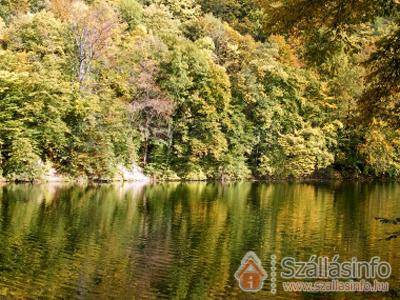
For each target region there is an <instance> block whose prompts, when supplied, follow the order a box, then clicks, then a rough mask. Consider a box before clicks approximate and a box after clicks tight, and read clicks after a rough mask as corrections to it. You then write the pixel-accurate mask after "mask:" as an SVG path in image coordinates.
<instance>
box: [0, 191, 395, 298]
mask: <svg viewBox="0 0 400 300" xmlns="http://www.w3.org/2000/svg"><path fill="white" fill-rule="evenodd" d="M399 196H400V185H399V184H332V183H330V184H291V183H285V184H260V183H235V184H224V185H222V184H206V183H196V184H178V183H169V184H157V185H148V186H140V185H137V184H135V185H123V186H112V185H101V186H89V187H79V186H51V185H44V186H40V185H5V186H3V187H0V298H1V296H6V298H16V297H20V298H39V297H44V298H54V297H55V298H57V297H58V298H67V299H70V298H81V299H88V298H89V299H91V298H96V299H98V298H100V299H103V298H116V299H159V298H173V299H186V298H189V299H215V298H219V299H235V298H243V299H260V298H268V299H273V298H278V299H290V298H300V299H301V298H304V299H308V298H313V299H314V298H318V299H328V298H340V299H348V298H351V297H353V298H354V297H356V298H357V297H358V298H361V299H363V298H367V297H375V298H381V297H383V296H385V297H391V298H398V297H399V295H400V294H399V289H400V252H399V250H400V238H397V239H392V240H389V241H386V240H384V238H385V237H386V236H387V235H388V234H389V233H390V232H393V231H396V230H397V231H399V230H400V226H399V225H397V226H396V225H387V224H381V223H379V222H378V221H376V220H374V217H376V216H382V217H389V218H391V217H400V199H399ZM248 250H253V251H255V252H256V253H257V254H258V255H259V257H260V258H261V260H262V261H263V263H265V264H266V265H268V263H269V257H270V255H271V254H276V255H277V257H283V256H294V257H296V258H297V259H308V258H309V256H310V255H312V254H316V255H327V256H333V255H334V254H339V255H340V257H341V258H343V259H350V258H351V257H353V256H357V258H358V259H360V260H361V259H365V260H369V258H370V257H372V256H376V255H377V256H380V257H381V258H382V259H383V260H387V261H388V262H390V263H391V265H392V268H393V273H392V276H391V278H390V279H389V282H390V285H391V291H390V293H388V294H385V295H373V294H367V295H360V294H355V295H353V294H344V295H343V294H322V295H321V294H317V295H313V294H302V293H296V294H289V293H283V292H282V291H281V290H280V286H279V285H278V294H277V295H276V296H275V297H272V296H271V294H270V293H269V283H268V281H267V282H266V285H265V286H264V289H263V290H262V291H261V292H258V293H255V294H254V293H252V294H250V293H245V292H242V291H241V290H240V289H239V288H238V285H237V282H236V281H235V279H234V273H235V271H236V269H237V268H238V266H239V264H240V260H241V258H242V256H243V255H244V254H245V253H246V252H247V251H248Z"/></svg>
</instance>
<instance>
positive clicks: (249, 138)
mask: <svg viewBox="0 0 400 300" xmlns="http://www.w3.org/2000/svg"><path fill="white" fill-rule="evenodd" d="M399 14H400V11H399V2H398V1H396V0H374V1H361V0H360V1H336V0H329V1H304V0H287V1H252V0H246V1H244V0H240V1H239V0H238V1H233V0H222V1H203V0H201V1H200V0H198V1H195V0H185V1H178V0H154V1H136V0H109V1H82V0H52V1H40V0H31V1H28V0H27V1H16V2H15V1H2V2H1V4H0V171H1V174H2V175H3V176H4V177H6V178H8V179H10V180H33V179H38V178H41V176H43V174H44V173H45V172H46V170H48V169H49V168H50V167H53V168H55V169H56V170H57V171H58V172H60V173H63V174H66V175H69V176H72V177H78V176H82V177H87V178H90V179H102V180H104V179H112V178H113V177H114V176H115V174H116V172H117V169H118V168H119V166H121V165H130V164H132V163H137V164H139V165H141V166H142V167H144V169H145V172H147V173H148V174H149V175H151V176H154V177H155V178H164V179H178V178H181V179H189V180H193V179H218V180H225V179H241V178H249V177H257V178H262V179H265V178H300V177H307V176H321V175H322V176H333V175H335V176H339V174H342V175H345V176H359V175H369V176H398V175H400V126H399V124H400V120H399V112H400V102H399V99H400V98H399V95H400V55H399V51H400V50H399V49H400V26H399V18H400V16H399ZM1 174H0V175H1Z"/></svg>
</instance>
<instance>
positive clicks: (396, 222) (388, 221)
mask: <svg viewBox="0 0 400 300" xmlns="http://www.w3.org/2000/svg"><path fill="white" fill-rule="evenodd" d="M375 220H378V221H379V222H381V223H382V224H392V225H400V218H395V219H387V218H381V217H376V218H375ZM398 237H400V230H398V231H394V232H392V233H389V234H388V236H387V237H386V238H385V240H387V241H390V240H392V239H395V238H398Z"/></svg>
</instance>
